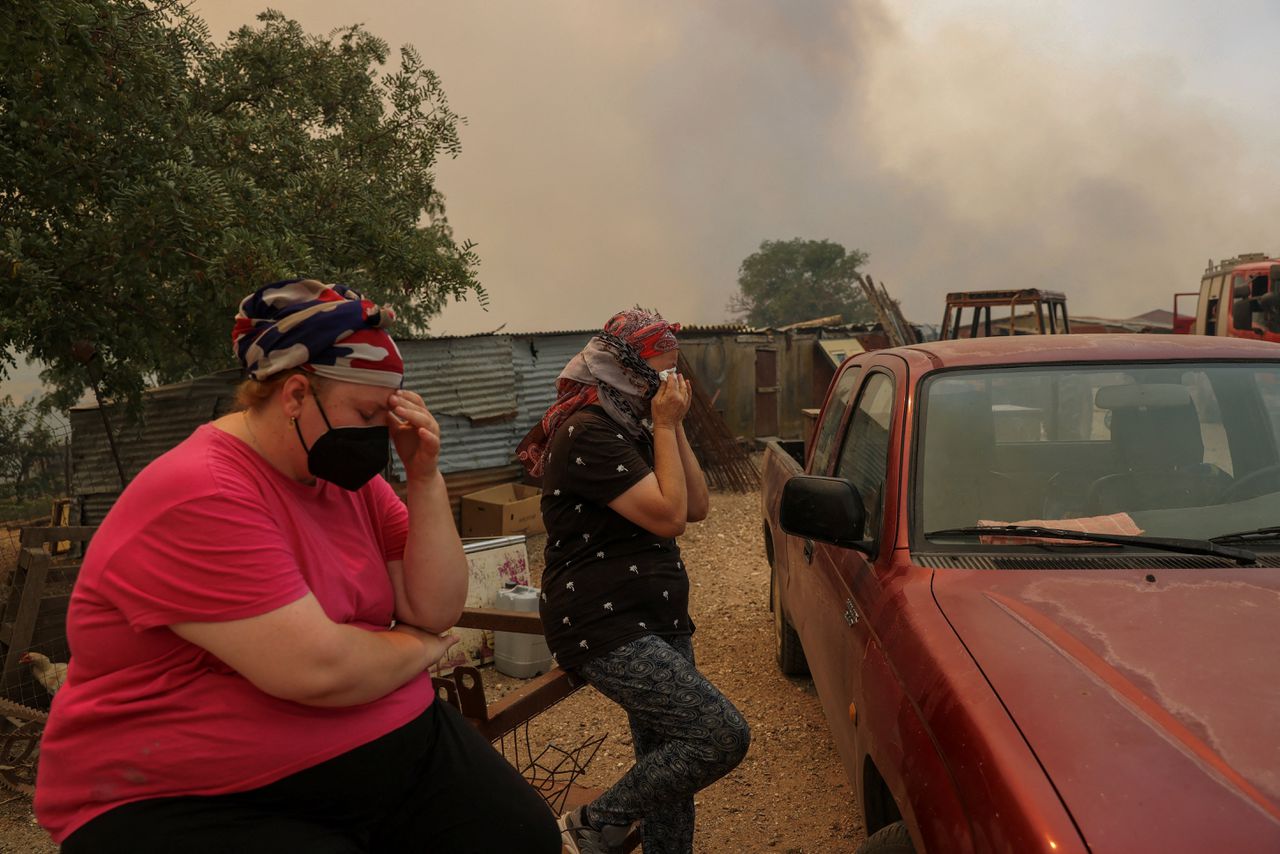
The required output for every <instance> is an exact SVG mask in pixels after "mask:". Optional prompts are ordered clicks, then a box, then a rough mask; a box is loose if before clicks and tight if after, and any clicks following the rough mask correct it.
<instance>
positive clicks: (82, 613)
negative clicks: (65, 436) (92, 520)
mask: <svg viewBox="0 0 1280 854" xmlns="http://www.w3.org/2000/svg"><path fill="white" fill-rule="evenodd" d="M386 320H389V313H388V312H386V311H384V310H381V309H379V307H378V306H376V305H374V304H373V303H371V302H369V301H367V300H363V299H361V297H360V295H359V294H357V293H355V292H354V291H352V290H350V289H348V288H345V287H343V286H341V285H337V286H329V285H324V284H321V283H320V282H316V281H312V280H297V281H288V282H278V283H276V284H274V285H270V286H268V287H266V288H263V289H261V290H259V291H257V292H255V293H253V294H251V295H250V296H248V297H246V298H245V300H244V301H243V302H242V303H241V305H240V311H239V313H238V315H237V317H236V322H235V328H234V331H233V334H232V338H233V345H234V349H235V352H236V355H237V357H238V358H239V359H240V361H241V363H242V364H243V366H244V368H245V370H246V371H247V373H248V376H249V379H248V380H246V382H245V383H244V385H242V387H241V389H240V402H241V403H242V404H243V405H244V409H243V410H241V411H238V412H236V413H233V414H231V415H227V416H225V417H223V418H219V419H218V420H216V421H214V422H212V423H211V424H206V425H204V426H202V427H200V428H199V429H198V430H196V432H195V433H193V434H192V435H191V437H190V438H188V439H187V440H186V441H184V442H183V443H182V444H180V445H179V446H178V447H176V448H174V449H173V450H172V451H170V452H169V453H167V454H165V455H164V456H162V457H160V458H159V459H157V460H156V461H155V462H153V463H151V465H149V466H147V468H145V469H144V470H143V471H142V472H141V473H140V474H139V475H138V476H137V477H136V478H135V479H134V480H133V482H131V483H130V484H129V486H128V488H126V489H125V491H124V493H123V494H122V495H121V496H120V499H119V501H118V502H117V503H116V505H115V506H114V507H113V508H112V510H111V512H110V513H109V514H108V516H107V518H106V520H105V521H104V522H103V524H102V526H101V528H100V529H99V530H98V532H97V534H96V535H95V537H94V539H93V542H92V544H91V545H90V547H89V550H88V553H87V555H86V557H85V561H84V565H83V566H82V568H81V570H80V575H79V578H78V580H77V582H76V588H75V591H74V593H73V595H72V599H71V606H70V610H69V611H68V614H67V635H68V641H69V643H70V646H71V652H72V658H71V664H70V669H69V671H68V678H67V681H66V684H65V685H63V687H62V689H61V690H60V691H59V692H58V695H57V698H56V699H55V701H54V704H53V709H52V713H51V715H50V719H49V723H48V727H47V728H46V731H45V735H44V739H43V743H42V746H41V757H40V769H39V776H38V782H37V788H36V815H37V818H38V819H39V820H40V822H41V824H42V825H44V827H46V828H47V829H48V830H49V832H50V833H51V834H52V836H53V838H54V839H55V840H56V841H58V842H60V843H62V846H63V851H64V852H68V854H77V852H89V851H92V852H112V851H120V852H125V851H128V852H160V851H165V852H169V851H183V852H184V854H192V852H203V851H209V852H215V851H216V852H227V851H234V852H236V854H246V852H257V851H262V852H268V851H269V852H273V854H275V852H281V851H307V852H375V851H397V852H399V851H428V850H430V851H439V852H455V851H458V852H461V851H467V852H472V851H474V852H503V854H509V853H510V852H546V854H550V852H555V851H559V850H560V842H559V837H558V834H557V830H556V826H555V820H554V818H553V817H552V815H551V813H550V811H549V810H548V809H547V808H546V806H545V805H544V804H543V802H542V800H541V798H540V797H539V796H538V794H537V793H536V792H535V791H534V790H533V789H532V788H531V787H530V786H529V785H528V784H527V783H526V782H525V781H524V780H523V778H521V777H520V775H519V774H518V773H517V772H516V771H515V769H514V768H512V767H511V766H510V765H509V764H508V763H507V762H506V761H505V760H504V759H503V758H502V757H501V756H500V755H499V754H498V753H497V752H495V751H494V750H493V749H492V747H491V746H490V745H489V744H488V743H487V742H486V741H485V740H484V739H483V738H482V737H481V736H480V735H479V733H477V732H476V731H475V730H474V729H473V728H472V727H471V726H470V725H469V724H467V723H466V722H465V721H464V720H463V719H462V718H461V717H460V716H459V715H458V714H457V712H456V711H455V710H454V709H453V708H452V707H450V706H449V705H448V704H446V703H434V702H432V701H433V699H434V696H435V694H434V691H433V689H432V686H431V678H430V676H429V675H428V674H427V672H426V669H427V667H429V666H430V665H431V664H433V663H434V662H436V661H437V660H439V659H440V658H441V656H442V655H443V654H444V653H445V651H446V650H447V649H448V647H449V646H450V645H451V644H452V643H453V642H454V639H452V638H442V637H441V636H440V633H441V632H443V631H445V630H446V629H448V628H449V627H450V626H452V625H453V624H454V623H455V622H456V620H457V618H458V615H459V613H460V612H461V609H462V605H463V601H464V599H465V598H466V592H467V568H466V560H465V558H464V555H463V552H462V545H461V543H460V542H459V540H458V535H457V533H456V531H455V529H454V525H453V517H452V513H451V511H450V508H449V499H448V495H447V493H446V490H445V484H444V479H443V477H442V476H441V474H440V472H439V469H438V467H437V463H438V457H439V452H440V436H439V427H438V426H437V424H436V422H435V419H433V418H432V416H431V414H430V412H428V410H427V408H426V406H425V405H424V404H423V402H422V398H420V397H419V396H418V395H416V394H414V393H412V392H409V391H404V390H401V388H400V386H401V383H402V381H403V375H404V366H403V362H402V361H401V359H400V354H399V352H398V351H397V349H396V346H395V344H394V343H393V342H392V340H391V338H390V336H388V335H387V333H386V332H385V331H384V330H383V329H382V328H381V325H382V324H383V322H384V321H386ZM390 443H394V444H395V448H396V452H397V453H398V454H399V456H400V459H401V461H402V462H403V463H404V468H405V472H406V475H407V478H408V488H407V506H406V502H402V501H401V500H400V499H399V498H398V497H397V496H396V495H395V493H394V492H393V491H392V490H391V487H390V486H389V485H388V484H387V483H386V481H385V480H383V479H382V478H381V477H379V476H378V472H380V471H382V470H383V469H384V468H385V466H386V463H387V459H388V445H389V444H390ZM495 809H497V810H500V811H501V814H500V819H499V820H495V818H494V814H493V811H494V810H495Z"/></svg>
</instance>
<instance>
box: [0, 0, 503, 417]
mask: <svg viewBox="0 0 1280 854" xmlns="http://www.w3.org/2000/svg"><path fill="white" fill-rule="evenodd" d="M189 6H190V4H189V3H188V2H186V0H15V2H12V3H10V4H8V5H7V7H6V10H5V18H6V20H5V25H4V27H0V297H2V298H0V376H3V375H4V374H5V373H6V372H7V368H8V367H10V366H12V364H13V353H14V352H18V353H25V354H28V355H30V356H33V357H35V358H37V359H39V360H40V361H42V362H43V363H44V364H45V365H47V366H48V369H47V370H46V372H45V378H46V380H47V381H49V382H50V383H51V384H52V385H53V386H54V387H55V388H56V389H57V390H58V394H57V397H56V398H55V402H56V403H58V404H59V405H66V404H67V403H68V402H70V401H74V400H75V399H77V398H79V396H80V394H81V393H82V392H83V390H84V387H85V382H86V378H87V372H86V371H85V368H84V366H83V365H81V364H79V363H78V362H77V361H76V359H75V358H74V357H73V356H72V352H73V347H74V345H76V343H77V342H89V343H90V344H92V345H93V348H86V347H85V346H84V345H83V343H82V344H81V346H80V347H79V348H78V351H79V352H80V353H81V354H83V353H85V352H95V349H96V356H95V364H94V370H95V373H97V374H99V375H100V377H101V384H102V388H103V391H104V392H105V394H106V395H107V396H108V397H113V398H124V399H128V400H130V401H131V402H133V403H135V404H136V402H137V401H138V399H139V397H140V393H141V391H142V389H143V388H145V387H146V385H148V384H151V383H155V382H171V381H175V380H178V379H182V378H184V377H189V376H192V375H195V374H200V373H205V372H208V371H210V370H213V369H217V368H221V367H226V366H229V365H231V364H232V361H231V356H230V352H231V350H230V328H231V317H232V314H233V313H234V310H235V307H236V304H237V302H238V300H239V299H240V298H241V297H243V296H244V295H245V294H247V293H249V292H250V291H252V290H254V289H256V288H258V287H260V286H262V285H264V284H267V283H268V282H271V281H273V280H275V279H281V278H288V277H292V276H303V275H305V276H312V277H315V278H319V279H322V280H326V281H339V282H344V283H346V284H349V285H351V286H353V287H355V288H356V289H357V290H360V291H361V292H363V293H365V294H366V295H367V296H369V297H371V298H373V299H376V300H378V301H380V302H384V303H386V304H388V305H391V306H392V307H393V308H395V309H396V312H397V315H398V316H399V319H400V323H401V328H402V329H403V328H407V329H409V330H413V331H420V330H422V329H423V328H425V324H426V322H427V320H428V318H430V317H432V316H433V315H434V314H436V313H438V312H439V310H440V309H441V308H442V307H443V305H444V303H445V302H446V301H447V300H448V299H449V298H456V299H463V298H465V297H466V296H467V295H474V296H476V297H477V298H479V299H480V300H481V301H482V302H483V301H484V300H485V295H484V291H483V290H482V289H481V288H480V286H479V284H478V282H477V280H476V277H475V268H476V265H477V264H478V258H477V256H476V255H475V253H474V251H473V246H472V244H471V243H469V242H463V243H461V244H459V243H457V242H455V240H454V238H453V235H452V232H451V230H450V227H449V224H448V221H447V219H446V218H445V213H444V198H443V197H442V196H441V194H440V192H439V191H438V190H437V189H436V185H435V178H434V174H433V167H434V165H435V163H436V160H437V158H438V157H439V156H441V155H447V156H453V155H456V154H457V153H458V151H459V141H458V135H457V127H458V124H459V122H461V121H463V120H462V119H460V118H459V117H458V116H457V115H456V114H454V113H453V112H452V111H451V110H450V108H449V105H448V102H447V101H446V99H445V94H444V91H443V89H442V87H441V84H440V81H439V80H438V78H437V77H436V75H435V74H434V73H433V72H432V71H431V70H430V69H428V68H426V67H425V66H424V65H423V62H422V60H421V58H420V57H419V56H418V54H417V53H416V52H415V51H414V50H413V49H412V48H410V47H405V48H402V49H401V51H400V56H399V64H398V67H396V68H394V69H391V70H387V71H383V70H381V67H382V66H383V65H384V64H385V63H386V61H387V56H388V48H387V44H386V43H385V42H384V41H382V40H381V39H378V38H375V37H374V36H373V35H371V34H369V33H368V32H366V31H365V30H364V29H362V28H361V27H360V26H352V27H347V28H345V29H341V30H338V31H336V32H335V33H333V34H332V35H330V36H328V37H317V36H313V35H308V34H307V33H305V32H304V31H303V30H302V28H301V27H300V26H299V25H298V24H297V23H295V22H294V21H291V20H288V19H286V18H285V17H284V16H283V15H281V14H279V13H277V12H265V13H263V14H262V15H259V16H258V22H259V23H258V25H256V26H246V27H243V28H241V29H240V30H238V31H237V32H235V33H233V34H232V35H231V36H230V38H229V39H228V40H227V42H226V43H225V44H223V45H216V44H214V43H213V42H212V41H211V39H210V37H209V33H208V30H207V28H206V27H205V25H204V23H203V22H202V21H201V20H200V19H199V18H197V17H196V16H195V15H194V14H193V13H192V12H191V11H190V10H189ZM4 362H7V363H8V364H7V365H6V364H4Z"/></svg>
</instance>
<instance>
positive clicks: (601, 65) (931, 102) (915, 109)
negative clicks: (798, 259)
mask: <svg viewBox="0 0 1280 854" xmlns="http://www.w3.org/2000/svg"><path fill="white" fill-rule="evenodd" d="M273 5H274V6H275V7H276V8H279V9H281V10H282V11H283V12H285V13H286V14H288V15H290V16H291V17H294V18H296V19H297V20H299V21H300V22H301V23H302V25H303V26H304V27H305V28H307V29H308V30H310V31H312V32H317V33H324V32H327V31H329V30H330V29H332V28H334V27H337V26H340V25H343V24H348V23H354V22H362V23H364V24H365V25H366V26H367V27H368V28H369V29H370V30H371V31H372V32H374V33H376V34H378V35H379V36H381V37H383V38H385V39H386V40H387V41H388V42H390V43H391V45H392V47H393V48H395V47H396V46H398V45H400V44H404V43H410V44H413V45H414V46H415V47H417V48H418V49H419V51H420V52H421V53H422V55H423V57H424V58H425V60H426V62H427V64H428V65H430V66H431V67H432V68H434V69H435V70H436V71H437V72H438V73H439V74H440V76H441V78H442V80H443V83H444V86H445V89H446V92H447V93H448V95H449V99H450V103H451V106H452V107H453V108H454V109H455V110H456V111H457V112H459V113H461V114H462V115H465V116H466V117H467V119H468V123H467V124H466V125H465V126H464V127H463V128H462V129H461V136H462V145H463V150H462V154H461V156H460V157H458V158H457V159H456V160H451V161H446V162H444V163H442V164H441V165H440V166H439V169H438V179H439V185H440V187H441V189H442V190H443V191H444V193H445V195H446V208H447V211H448V215H449V218H450V221H451V223H452V225H453V227H454V229H455V232H456V234H457V236H458V237H459V238H467V239H471V240H474V241H476V243H477V244H478V251H479V254H480V257H481V259H482V263H481V266H480V270H479V272H480V277H481V280H482V282H483V284H484V285H485V287H486V288H487V289H488V291H489V294H490V298H491V305H490V310H489V312H488V313H484V312H481V311H479V310H478V308H477V307H476V306H475V305H474V304H473V303H472V304H464V305H461V306H451V307H450V308H448V309H446V311H445V313H444V314H443V315H442V317H441V318H439V319H438V321H437V322H435V323H434V324H433V326H432V330H433V331H434V332H436V333H440V334H443V333H468V332H475V331H484V330H491V329H495V328H498V327H499V326H503V325H505V328H506V329H507V330H509V331H531V330H551V329H572V328H584V327H592V326H596V325H599V324H600V323H602V322H603V321H604V320H605V319H606V318H607V317H608V316H609V315H610V314H612V313H613V312H614V311H616V310H618V309H619V308H622V307H626V306H630V305H633V304H637V303H638V304H641V305H644V306H647V307H652V308H657V309H659V310H661V311H662V312H663V313H664V314H665V315H666V316H668V317H669V318H671V319H675V320H680V321H683V322H685V323H717V322H721V321H723V320H725V319H726V318H727V313H726V310H725V306H726V303H727V302H728V300H729V298H730V296H731V295H732V294H733V292H734V291H735V289H736V277H737V270H738V266H739V264H740V263H741V262H742V259H743V258H744V257H746V256H747V255H748V254H750V253H751V252H753V251H754V250H755V249H756V248H757V247H758V246H759V244H760V243H761V241H764V240H785V239H790V238H793V237H802V238H813V239H830V240H834V241H838V242H840V243H843V244H844V245H845V246H847V247H849V248H858V249H861V250H863V251H866V252H868V253H869V254H870V256H871V261H870V263H869V265H868V267H867V269H868V270H869V271H870V272H871V273H872V274H873V275H877V276H879V277H880V278H882V279H883V280H884V281H885V282H886V283H887V284H888V286H889V288H890V289H891V291H892V292H893V293H894V295H895V296H898V297H899V298H900V299H901V300H902V303H903V306H904V309H905V310H906V313H907V314H908V316H909V317H911V318H912V319H914V320H917V321H921V322H937V321H938V320H939V319H940V316H941V313H942V300H943V295H944V294H945V293H946V292H948V291H952V290H972V289H984V288H1003V287H1013V286H1039V287H1048V288H1054V289H1060V290H1064V291H1066V292H1067V294H1068V297H1069V300H1070V304H1071V307H1072V309H1073V311H1074V312H1075V313H1077V314H1094V315H1104V316H1112V317H1127V316H1131V315H1133V314H1136V313H1139V312H1142V311H1146V310H1149V309H1152V308H1159V307H1167V306H1170V305H1171V304H1172V293H1173V292H1174V291H1180V290H1190V289H1194V288H1195V287H1196V286H1197V285H1198V280H1199V273H1200V271H1201V270H1202V269H1203V266H1204V263H1205V261H1206V260H1207V259H1208V258H1210V257H1213V258H1220V257H1223V256H1224V255H1229V254H1234V253H1236V252H1242V251H1272V252H1274V251H1276V250H1277V249H1278V248H1280V247H1277V246H1276V245H1275V244H1274V243H1272V242H1269V241H1274V240H1276V235H1275V224H1276V222H1277V214H1278V213H1280V201H1277V193H1276V192H1275V190H1276V184H1277V174H1278V172H1280V166H1277V164H1276V163H1274V162H1273V161H1272V160H1271V159H1270V157H1269V154H1270V152H1271V150H1272V147H1273V146H1272V145H1271V143H1274V141H1275V134H1274V131H1273V129H1271V128H1267V129H1264V131H1263V132H1254V129H1252V127H1251V125H1253V124H1256V122H1251V121H1250V120H1249V119H1247V118H1246V117H1244V116H1241V115H1239V114H1238V113H1237V112H1233V111H1232V110H1230V109H1228V108H1227V107H1226V106H1225V105H1223V104H1219V103H1218V102H1216V101H1215V100H1214V99H1213V98H1212V97H1210V96H1208V95H1206V94H1205V91H1204V89H1203V87H1200V88H1197V87H1195V86H1191V85H1189V82H1194V80H1192V79H1191V78H1189V75H1193V74H1194V68H1193V67H1192V66H1190V65H1189V64H1188V63H1187V62H1186V61H1185V60H1184V59H1183V58H1182V57H1180V56H1179V55H1178V54H1177V53H1176V52H1172V51H1171V52H1168V53H1163V52H1162V51H1161V49H1160V46H1159V45H1151V46H1147V47H1146V48H1144V50H1142V51H1134V52H1132V53H1118V52H1117V53H1115V54H1114V55H1099V54H1097V53H1089V52H1087V51H1079V52H1076V53H1074V54H1073V53H1071V52H1062V51H1059V52H1048V51H1044V50H1040V49H1038V48H1037V45H1036V43H1035V42H1034V40H1029V39H1028V38H1027V37H1026V33H1025V31H1024V30H1022V29H1020V28H1019V27H1015V26H1008V27H1004V26H1001V25H1000V22H999V21H998V20H996V21H992V20H990V19H988V20H984V21H982V22H981V23H978V22H975V21H974V20H972V19H967V18H962V17H961V16H960V12H959V11H957V10H955V9H952V10H951V11H946V10H942V11H940V12H939V14H940V15H944V16H945V15H950V16H951V17H950V18H946V19H945V20H941V21H940V22H938V25H937V26H933V27H930V28H928V29H927V30H920V29H911V30H908V29H907V28H906V27H904V26H902V24H901V18H902V16H903V15H904V14H905V10H906V9H907V8H908V7H907V5H906V4H905V2H903V3H901V4H899V3H896V2H885V3H874V2H803V3H801V2H796V3H780V2H778V3H769V2H763V0H732V2H730V0H720V2H699V3H688V2H677V0H658V1H657V2H649V3H623V2H601V3H597V2H586V0H578V1H577V2H570V0H563V2H550V0H549V1H548V2H539V3H525V2H515V0H504V1H503V2H484V3H469V2H467V3H464V2H450V3H411V2H407V0H405V2H400V1H399V0H396V2H391V0H387V1H386V2H376V1H375V2H367V3H364V4H359V5H357V4H350V3H345V2H331V0H319V2H300V0H299V1H298V2H284V0H275V2H274V3H273ZM925 5H926V6H927V5H928V4H925ZM942 5H943V6H946V5H948V4H945V3H944V4H942ZM261 8H262V7H261V6H260V5H258V4H253V3H247V2H243V0H222V2H217V3H214V2H210V0H205V2H202V3H199V4H197V7H196V10H197V12H199V13H200V14H202V15H203V16H204V17H205V18H206V20H207V21H208V22H209V24H210V27H211V29H212V31H213V33H214V35H215V37H217V38H219V39H220V38H222V37H223V35H224V34H225V33H226V32H227V31H228V30H230V29H232V28H233V27H236V26H238V25H240V24H242V23H247V22H249V21H250V20H251V19H252V16H253V14H255V13H256V12H257V11H260V9H261ZM1023 23H1024V24H1025V21H1024V22H1023ZM1086 35H1087V34H1086Z"/></svg>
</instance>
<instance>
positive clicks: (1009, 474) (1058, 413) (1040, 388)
mask: <svg viewBox="0 0 1280 854" xmlns="http://www.w3.org/2000/svg"><path fill="white" fill-rule="evenodd" d="M922 397H923V404H924V405H923V409H922V417H921V424H920V427H919V428H918V429H919V430H920V431H921V436H920V440H919V445H918V447H919V450H918V451H917V453H918V454H919V466H918V467H917V468H916V469H915V470H916V471H917V478H916V484H915V490H916V494H917V495H918V496H919V501H920V503H919V505H918V507H919V508H920V512H921V513H922V517H921V520H920V523H919V524H918V525H917V528H916V530H917V531H920V530H924V531H937V530H940V529H943V528H952V527H962V526H968V525H974V524H980V523H983V522H986V521H995V522H1026V521H1036V520H1049V521H1060V520H1067V519H1072V520H1080V519H1088V520H1102V521H1099V522H1089V523H1087V524H1100V525H1102V524H1109V523H1107V522H1106V519H1107V518H1112V519H1114V518H1115V517H1116V516H1117V514H1123V515H1127V516H1129V517H1131V521H1132V522H1133V523H1134V525H1136V527H1138V528H1140V529H1142V530H1143V531H1145V532H1146V533H1148V534H1150V535H1152V536H1201V535H1202V534H1200V533H1193V532H1199V531H1207V532H1208V533H1207V534H1205V536H1214V535H1217V534H1225V533H1229V532H1232V531H1238V530H1242V529H1244V528H1248V527H1251V526H1257V525H1261V524H1264V522H1260V521H1257V520H1258V519H1262V518H1264V517H1266V516H1267V514H1270V517H1269V518H1272V519H1274V518H1276V516H1277V514H1278V513H1280V466H1277V465H1276V464H1275V461H1276V460H1277V456H1276V448H1277V444H1280V367H1277V366H1274V365H1261V366H1256V365H1251V364H1248V363H1242V364H1212V363H1199V364H1197V363H1178V362H1172V363H1166V364H1139V363H1135V364H1130V365H1124V364H1110V365H1109V364H1104V363H1097V364H1091V365H1076V366H1069V367H1056V366H1046V367H1043V368H1039V367H1035V368H1032V367H1012V366H1011V367H998V368H997V367H992V368H985V369H982V370H972V371H951V372H947V373H945V374H941V375H938V376H936V377H932V378H930V379H928V380H927V381H926V384H925V386H924V394H923V396H922ZM1259 404H1261V407H1262V408H1264V409H1265V415H1266V416H1267V419H1266V420H1264V419H1263V418H1261V417H1260V416H1261V415H1263V412H1262V411H1260V409H1259ZM1268 427H1270V428H1271V429H1270V430H1268ZM1268 434H1270V435H1268ZM1247 501H1254V502H1255V503H1254V504H1250V505H1247V506H1246V505H1245V502H1247ZM1237 516H1239V517H1240V518H1236V517H1237ZM1242 520H1243V521H1242ZM1081 524H1086V523H1083V522H1082V523H1081ZM1266 524H1275V523H1274V522H1273V521H1272V522H1266ZM1100 530H1106V529H1105V528H1101V529H1100Z"/></svg>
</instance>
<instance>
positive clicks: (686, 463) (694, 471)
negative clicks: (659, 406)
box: [676, 380, 711, 522]
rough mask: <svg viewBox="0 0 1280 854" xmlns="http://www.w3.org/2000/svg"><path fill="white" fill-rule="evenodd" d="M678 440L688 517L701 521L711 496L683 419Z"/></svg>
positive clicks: (709, 504)
mask: <svg viewBox="0 0 1280 854" xmlns="http://www.w3.org/2000/svg"><path fill="white" fill-rule="evenodd" d="M686 382H687V380H686ZM676 440H677V443H678V444H679V446H680V463H681V465H682V467H683V468H684V482H685V484H687V486H688V489H689V500H688V503H689V516H688V519H689V521H690V522H701V521H702V520H703V519H705V518H707V513H708V512H709V511H710V509H711V496H710V494H709V493H708V492H707V477H706V475H704V474H703V473H702V466H700V465H698V458H697V456H695V455H694V453H693V447H692V446H691V445H690V444H689V437H688V436H686V435H685V432H684V422H683V421H682V422H680V424H679V426H678V427H677V428H676Z"/></svg>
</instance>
